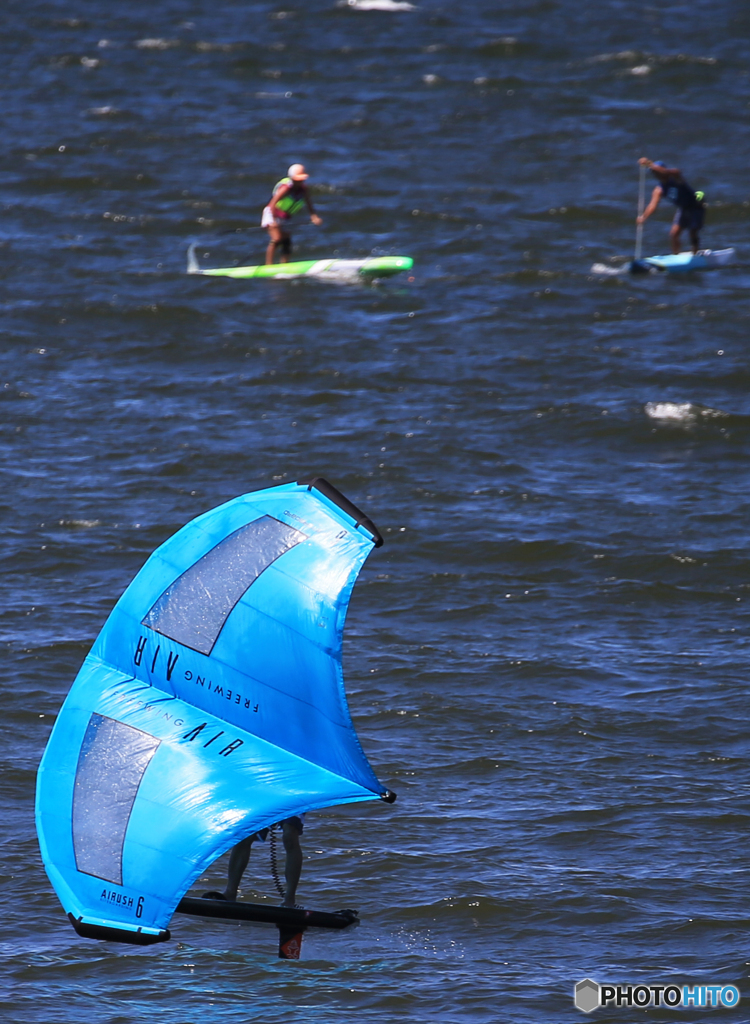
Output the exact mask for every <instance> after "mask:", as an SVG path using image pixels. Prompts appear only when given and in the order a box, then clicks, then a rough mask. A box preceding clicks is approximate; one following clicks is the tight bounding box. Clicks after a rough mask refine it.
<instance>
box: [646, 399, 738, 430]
mask: <svg viewBox="0 0 750 1024" xmlns="http://www.w3.org/2000/svg"><path fill="white" fill-rule="evenodd" d="M644 411H645V413H646V415H647V416H648V417H649V418H650V419H652V420H657V421H659V422H660V423H671V424H674V425H675V426H693V425H694V424H696V423H698V422H699V420H708V419H720V418H723V417H725V416H726V415H727V414H726V413H725V412H721V411H720V410H719V409H710V408H708V407H707V406H705V405H696V404H695V403H693V402H646V404H645V406H644Z"/></svg>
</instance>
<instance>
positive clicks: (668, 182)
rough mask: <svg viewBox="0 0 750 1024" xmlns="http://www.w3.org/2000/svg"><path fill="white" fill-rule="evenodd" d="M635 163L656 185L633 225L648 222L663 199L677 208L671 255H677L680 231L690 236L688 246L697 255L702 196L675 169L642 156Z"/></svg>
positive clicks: (671, 237)
mask: <svg viewBox="0 0 750 1024" xmlns="http://www.w3.org/2000/svg"><path fill="white" fill-rule="evenodd" d="M638 163H639V164H642V165H643V166H644V167H648V169H649V170H650V171H651V172H652V174H653V175H654V176H655V177H656V179H657V181H658V182H659V184H658V185H657V186H656V188H655V189H654V191H653V193H652V194H651V202H650V203H649V204H648V206H647V207H646V209H645V210H644V211H643V213H642V214H641V215H640V217H638V218H637V220H636V223H637V224H643V222H644V221H646V220H648V218H649V217H650V216H651V214H652V213H653V212H654V210H655V209H656V207H657V206H658V205H659V200H660V199H661V197H662V196H666V198H667V199H669V201H670V202H672V203H674V204H675V206H676V207H677V212H676V213H675V215H674V220H673V221H672V227H671V228H670V229H669V237H670V240H671V242H672V252H673V253H678V252H679V251H680V235H681V234H682V232H683V230H687V231H689V232H690V244H691V245H692V247H693V252H694V253H695V252H698V248H699V246H700V237H699V235H700V230H701V228H702V227H703V217H704V214H705V209H706V207H705V203H704V202H703V194H702V193H700V192H699V193H696V192H694V191H693V189H692V188H691V187H690V185H688V183H687V182H686V181H685V179H684V178H683V176H682V172H681V171H680V169H679V168H678V167H665V165H664V164H663V163H662V162H661V160H656V161H654V160H649V159H648V158H647V157H645V156H642V157H641V159H640V160H639V161H638Z"/></svg>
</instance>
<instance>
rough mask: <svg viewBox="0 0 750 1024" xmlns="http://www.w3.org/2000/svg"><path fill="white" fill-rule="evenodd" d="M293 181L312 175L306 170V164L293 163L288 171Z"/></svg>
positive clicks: (302, 179)
mask: <svg viewBox="0 0 750 1024" xmlns="http://www.w3.org/2000/svg"><path fill="white" fill-rule="evenodd" d="M286 173H287V175H288V176H289V177H290V178H291V179H292V181H305V179H306V178H309V177H310V175H309V174H308V173H307V172H306V171H305V165H304V164H292V166H291V167H290V168H289V170H288V171H287V172H286Z"/></svg>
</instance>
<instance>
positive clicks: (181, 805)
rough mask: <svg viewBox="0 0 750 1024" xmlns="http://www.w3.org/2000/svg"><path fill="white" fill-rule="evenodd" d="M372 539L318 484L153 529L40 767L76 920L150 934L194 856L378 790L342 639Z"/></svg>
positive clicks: (148, 938)
mask: <svg viewBox="0 0 750 1024" xmlns="http://www.w3.org/2000/svg"><path fill="white" fill-rule="evenodd" d="M380 544H382V538H381V537H380V534H379V533H378V531H377V529H376V527H375V526H374V525H373V524H372V523H371V522H370V520H369V519H367V518H366V517H364V516H363V515H362V513H360V512H359V510H358V509H357V508H356V507H355V506H354V505H352V504H351V503H350V502H348V501H347V499H346V498H344V497H343V495H341V494H339V492H338V491H336V490H335V488H333V487H332V486H331V485H330V484H327V483H326V482H325V481H324V480H320V479H318V480H314V481H311V482H310V483H304V484H303V483H298V484H285V485H282V486H280V487H272V488H269V489H267V490H262V491H256V492H253V493H251V494H245V495H242V496H241V497H239V498H235V499H234V500H233V501H230V502H228V503H227V504H225V505H221V506H220V507H219V508H216V509H213V510H212V511H210V512H207V513H205V514H204V515H202V516H199V517H198V518H197V519H195V520H193V521H192V522H191V523H188V525H187V526H185V527H183V529H181V530H180V531H179V532H178V533H176V534H175V535H174V536H173V537H172V538H170V539H169V540H168V541H166V543H164V544H162V545H161V547H159V548H158V549H157V550H156V551H155V552H154V553H153V555H151V557H150V558H149V560H148V561H147V562H146V564H145V566H144V567H143V569H141V571H140V572H139V573H138V575H137V576H136V578H135V579H134V580H133V582H132V583H131V584H130V586H129V587H128V589H127V590H126V591H125V593H124V594H123V596H122V597H121V598H120V600H119V601H118V603H117V605H116V606H115V608H114V610H113V611H112V613H111V615H110V616H109V619H108V620H107V622H106V624H105V626H104V628H103V629H102V631H101V633H100V634H99V637H98V638H97V640H96V642H95V644H94V646H93V648H92V649H91V652H90V653H89V655H88V657H87V658H86V660H85V662H84V664H83V666H82V668H81V670H80V672H79V674H78V677H77V678H76V680H75V682H74V684H73V686H72V688H71V690H70V693H69V694H68V697H67V699H66V700H65V703H64V705H63V707H62V709H61V711H60V714H59V716H58V719H57V721H56V723H55V727H54V729H53V730H52V734H51V736H50V739H49V743H48V744H47V749H46V751H45V754H44V757H43V759H42V763H41V766H40V769H39V776H38V781H37V807H36V819H37V830H38V833H39V842H40V846H41V851H42V857H43V859H44V864H45V867H46V869H47V873H48V875H49V877H50V880H51V881H52V884H53V886H54V887H55V890H56V892H57V894H58V896H59V898H60V901H61V903H62V904H63V907H64V908H65V910H66V911H67V912H68V916H69V917H70V920H71V922H72V923H73V924H74V926H75V928H76V930H77V931H78V932H79V933H80V934H82V935H88V936H92V937H102V938H114V939H119V940H122V941H126V942H138V943H148V942H157V941H160V940H162V939H166V938H169V932H168V930H167V925H168V924H169V921H170V918H171V917H172V913H173V912H174V909H175V907H176V905H177V903H178V901H179V900H180V897H181V896H182V895H183V894H184V893H185V892H186V891H187V889H188V888H189V887H190V885H191V884H192V883H193V882H194V881H195V880H196V879H197V878H198V877H199V875H200V874H201V872H203V871H204V870H205V868H206V866H207V865H208V864H209V863H211V862H212V861H213V860H215V858H216V857H218V856H219V855H220V854H222V853H223V852H225V851H226V850H228V849H229V848H230V847H231V846H233V845H234V844H235V843H237V842H238V841H239V840H240V839H242V838H244V837H245V836H248V835H251V834H252V833H253V832H254V831H256V830H257V829H259V828H262V827H264V826H266V825H269V824H271V823H272V822H275V821H279V820H281V819H283V818H286V817H289V816H290V815H294V814H300V813H301V812H303V811H307V810H311V809H314V808H317V807H328V806H332V805H334V804H339V803H349V802H352V801H358V800H372V799H386V800H388V799H391V798H392V794H390V793H389V792H388V790H386V789H384V787H383V786H382V785H381V784H380V783H379V782H378V780H377V779H376V777H375V775H374V773H373V771H372V768H371V767H370V765H369V764H368V761H367V758H366V757H365V755H364V753H363V751H362V748H361V747H360V745H359V741H358V740H357V736H356V733H355V731H354V726H353V724H352V721H351V717H350V715H349V710H348V707H347V703H346V695H345V693H344V682H343V674H342V669H341V645H342V635H343V628H344V618H345V616H346V610H347V606H348V603H349V597H350V594H351V591H352V588H353V586H354V581H355V580H356V578H357V575H358V573H359V570H360V569H361V567H362V564H363V562H364V560H365V558H366V557H367V555H368V554H369V552H370V551H371V549H372V548H373V546H376V547H378V546H380Z"/></svg>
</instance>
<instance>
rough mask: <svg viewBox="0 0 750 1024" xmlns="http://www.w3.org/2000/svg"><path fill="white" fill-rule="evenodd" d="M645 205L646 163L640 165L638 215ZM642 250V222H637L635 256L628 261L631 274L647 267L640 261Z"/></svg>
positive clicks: (639, 215) (641, 214)
mask: <svg viewBox="0 0 750 1024" xmlns="http://www.w3.org/2000/svg"><path fill="white" fill-rule="evenodd" d="M645 207H646V165H645V164H641V165H640V181H639V183H638V217H639V219H640V217H642V216H643V211H644V209H645ZM642 250H643V224H637V225H636V229H635V256H634V257H633V259H632V260H631V261H630V272H631V274H637V273H639V272H641V271H644V270H646V269H647V267H646V266H644V264H643V263H641V252H642Z"/></svg>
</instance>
